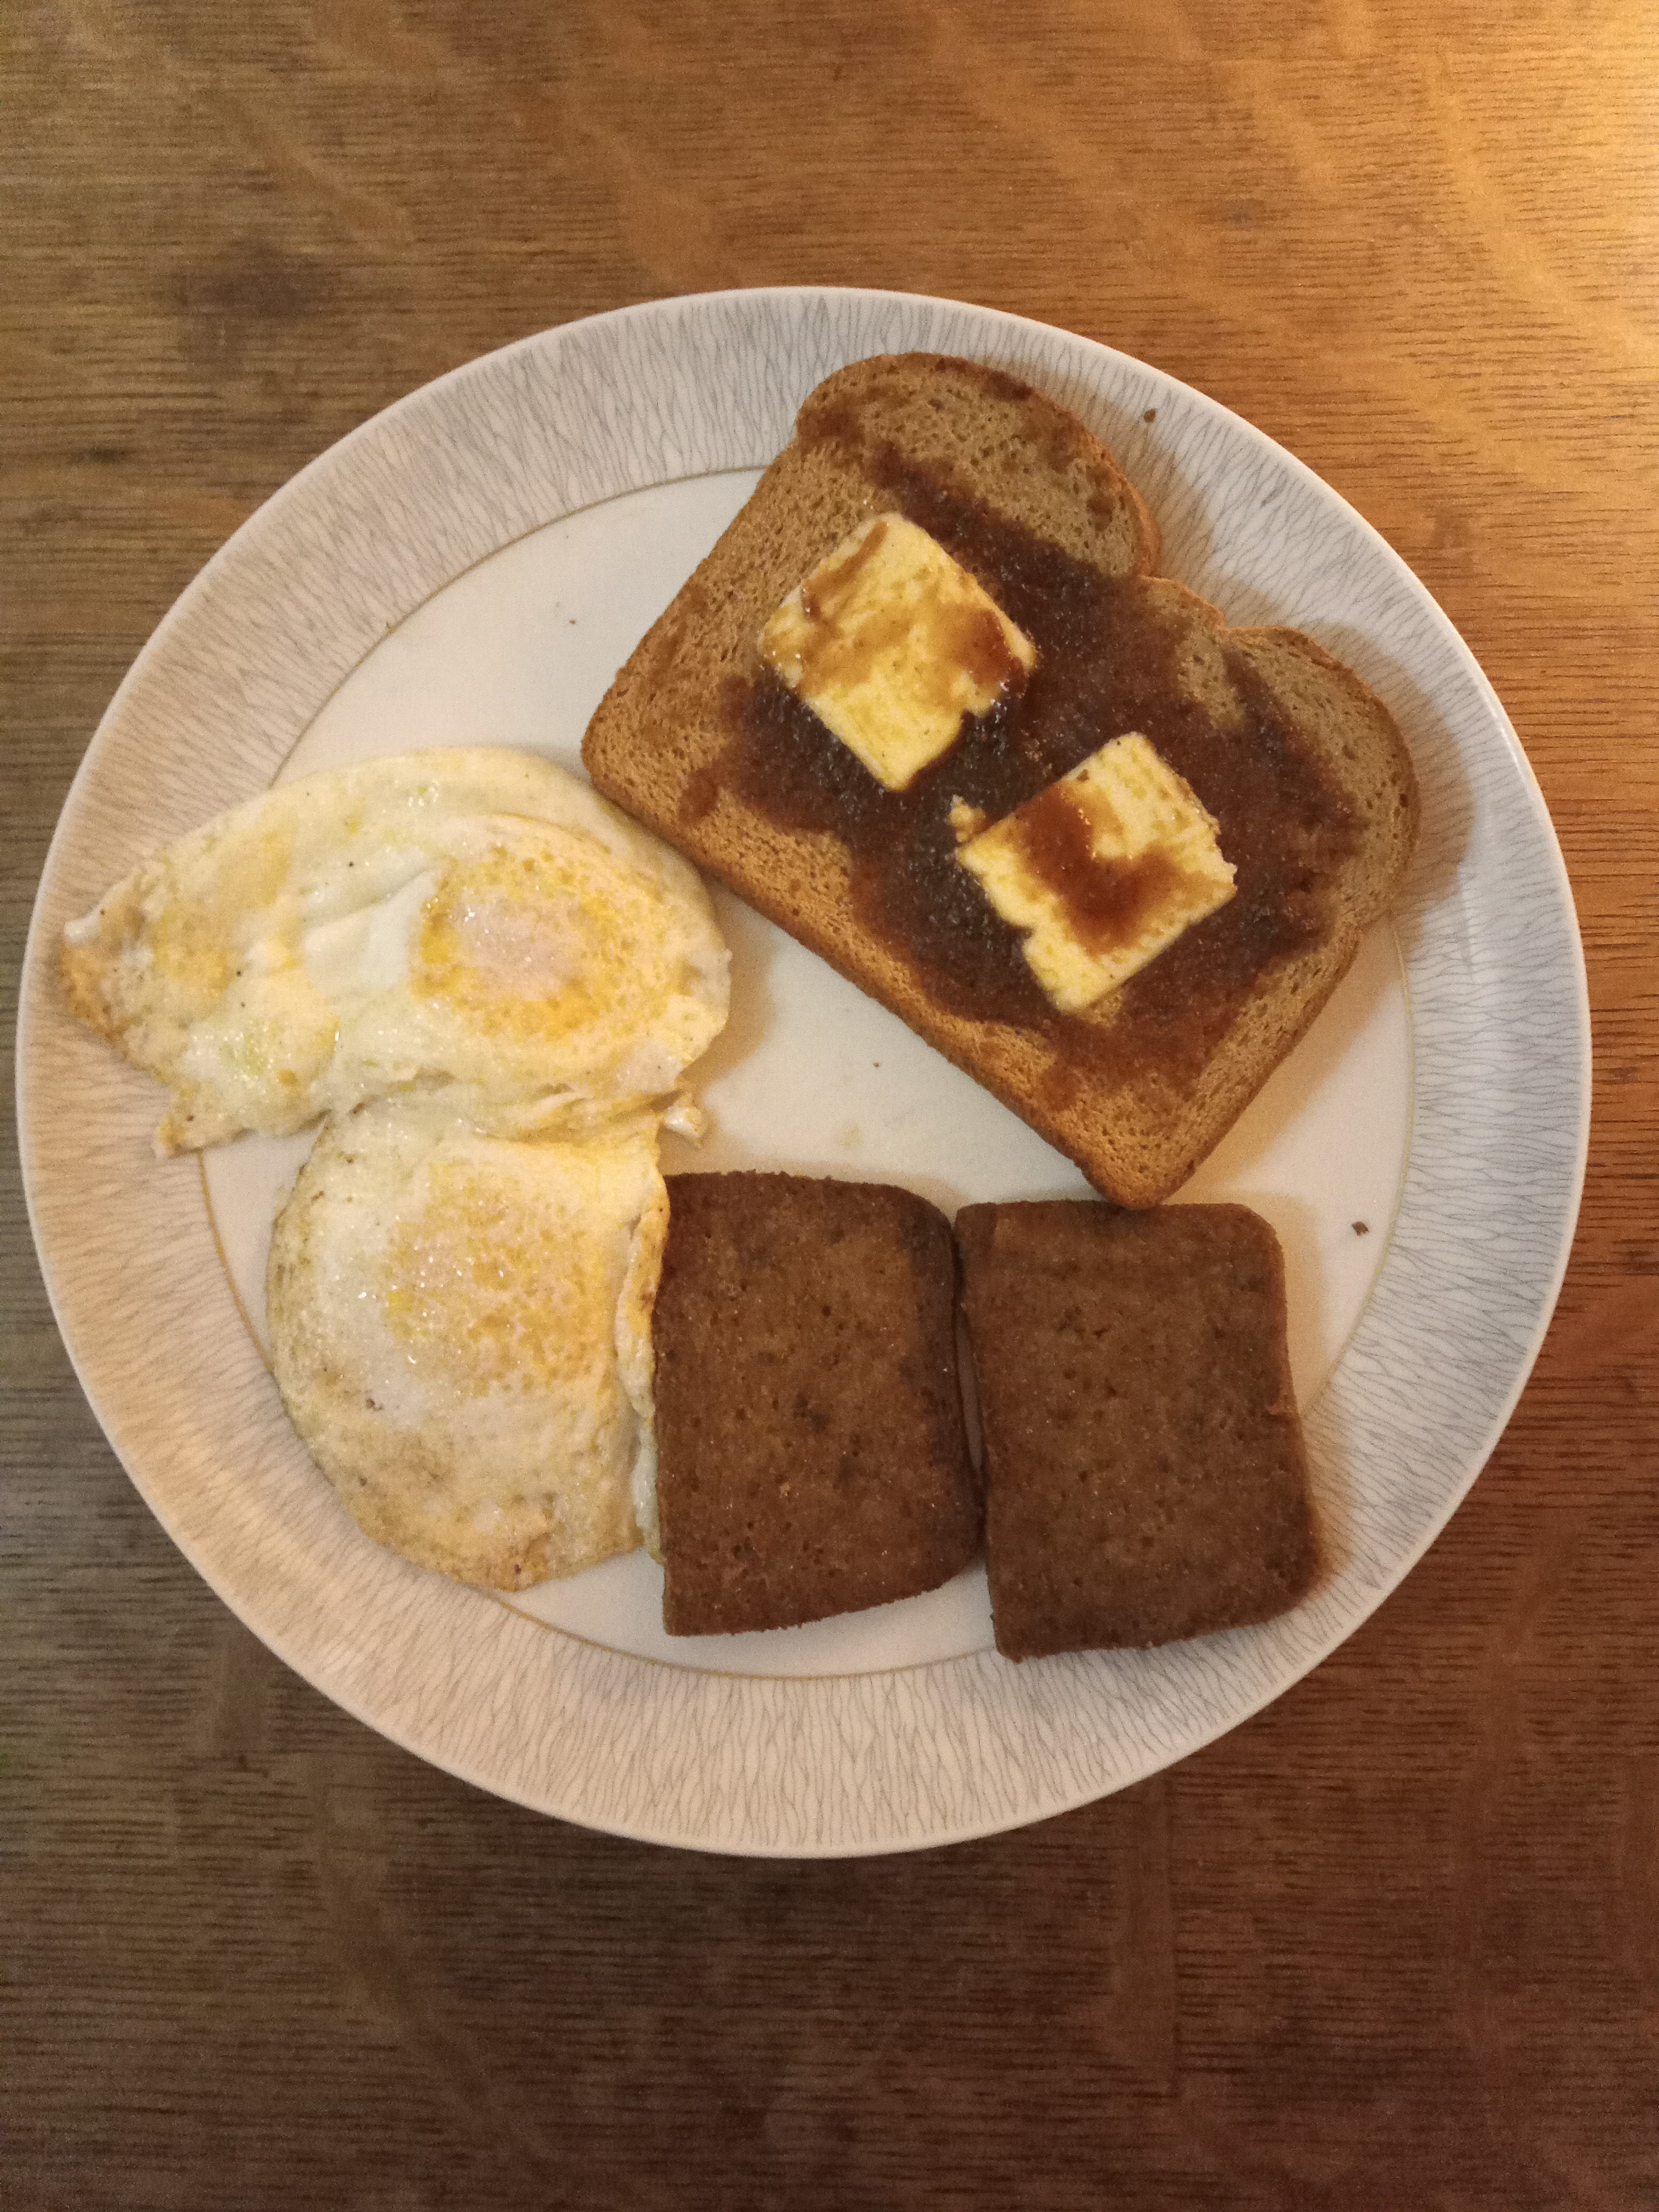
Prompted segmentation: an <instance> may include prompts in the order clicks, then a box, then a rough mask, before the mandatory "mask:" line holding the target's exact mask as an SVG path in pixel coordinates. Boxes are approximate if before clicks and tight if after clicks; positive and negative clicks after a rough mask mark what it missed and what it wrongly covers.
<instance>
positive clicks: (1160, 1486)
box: [957, 1199, 1317, 1659]
mask: <svg viewBox="0 0 1659 2212" xmlns="http://www.w3.org/2000/svg"><path fill="white" fill-rule="evenodd" d="M957 1244H958V1246H959V1249H960V1250H961V1253H962V1260H963V1282H964V1296H963V1307H964V1310H965V1312H966V1316H967V1321H968V1333H969V1341H970V1343H971V1345H972V1346H973V1355H974V1370H975V1376H977V1378H978V1383H979V1398H980V1413H981V1422H982V1425H983V1430H984V1439H985V1473H986V1484H987V1513H986V1536H985V1551H986V1564H987V1571H988V1573H989V1577H990V1584H991V1611H992V1617H993V1620H994V1624H995V1628H996V1641H997V1649H998V1650H1000V1651H1001V1652H1003V1653H1004V1654H1005V1655H1006V1656H1007V1657H1008V1658H1011V1659H1030V1658H1035V1657H1038V1656H1042V1655H1044V1654H1048V1653H1053V1652H1059V1651H1080V1650H1107V1649H1112V1648H1115V1647H1118V1646H1123V1645H1146V1644H1167V1643H1170V1642H1173V1641H1175V1640H1176V1639H1177V1638H1183V1637H1189V1636H1206V1635H1209V1634H1211V1633H1212V1632H1214V1631H1216V1630H1218V1629H1223V1628H1237V1627H1240V1626H1243V1625H1244V1624H1246V1623H1248V1622H1250V1621H1258V1620H1267V1619H1269V1618H1270V1617H1271V1616H1272V1615H1273V1614H1274V1613H1283V1612H1285V1611H1286V1610H1288V1608H1289V1607H1291V1606H1293V1605H1295V1604H1296V1603H1297V1602H1298V1601H1299V1600H1300V1599H1301V1598H1302V1597H1304V1595H1306V1593H1307V1590H1308V1589H1309V1586H1310V1583H1311V1582H1312V1579H1313V1577H1314V1574H1315V1572H1316V1565H1317V1551H1316V1540H1315V1534H1314V1527H1313V1521H1312V1516H1311V1511H1310V1504H1309V1498H1308V1480H1307V1466H1306V1461H1305V1458H1304V1450H1303V1443H1302V1428H1301V1423H1300V1421H1299V1419H1298V1418H1297V1411H1296V1401H1295V1398H1294V1396H1293V1395H1292V1392H1291V1373H1290V1361H1289V1358H1288V1355H1287V1353H1286V1350H1285V1268H1284V1261H1283V1259H1282V1256H1281V1255H1280V1252H1279V1240H1278V1238H1277V1237H1275V1236H1274V1235H1273V1231H1272V1229H1271V1228H1270V1227H1269V1226H1268V1225H1267V1223H1266V1222H1265V1221H1263V1220H1262V1219H1261V1217H1260V1216H1259V1215H1258V1214H1255V1213H1252V1212H1249V1209H1248V1208H1246V1207H1244V1206H1161V1207H1158V1208H1157V1209H1156V1210H1155V1211H1153V1212H1146V1213H1130V1212H1118V1211H1116V1210H1115V1208H1113V1207H1110V1206H1100V1205H1097V1204H1096V1203H1095V1202H1094V1201H1093V1200H1087V1199H1085V1200H1069V1201H1068V1200H1054V1201H1050V1202H1047V1203H1036V1204H1025V1205H1006V1206H964V1207H963V1210H962V1212H960V1213H959V1214H958V1215H957Z"/></svg>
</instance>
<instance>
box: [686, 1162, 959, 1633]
mask: <svg viewBox="0 0 1659 2212" xmlns="http://www.w3.org/2000/svg"><path fill="white" fill-rule="evenodd" d="M668 1194H669V1230H668V1239H667V1245H666V1249H665V1252H664V1255H663V1267H662V1279H661V1284H660V1285H659V1290H658V1292H657V1302H656V1307H655V1310H654V1314H653V1322H652V1339H653V1348H654V1352H655V1360H656V1379H655V1386H654V1388H655V1397H656V1423H657V1456H658V1463H657V1504H658V1511H659V1516H660V1522H661V1537H662V1557H663V1565H664V1572H665V1582H664V1595H663V1625H664V1626H665V1628H666V1629H667V1631H668V1632H669V1633H670V1634H671V1635H675V1636H698V1635H716V1634H726V1633H730V1632H734V1631H738V1630H743V1629H763V1628H787V1627H789V1626H793V1625H794V1624H796V1623H798V1622H801V1621H807V1620H822V1619H823V1618H825V1617H826V1616H828V1615H829V1614H831V1613H848V1612H854V1611H857V1610H860V1608H862V1607H866V1606H872V1605H882V1604H885V1603H887V1602H889V1601H891V1600H893V1599H895V1598H902V1597H913V1596H915V1595H916V1594H917V1593H918V1592H920V1591H922V1590H927V1589H934V1588H935V1587H936V1586H937V1585H938V1584H939V1583H943V1582H946V1581H948V1580H949V1579H950V1577H951V1576H952V1575H954V1574H956V1573H957V1572H958V1571H959V1570H960V1569H961V1568H963V1567H964V1566H965V1565H967V1564H968V1562H969V1559H972V1557H973V1556H974V1553H975V1550H976V1549H977V1547H978V1542H979V1526H980V1512H979V1503H978V1498H977V1494H976V1492H975V1486H974V1481H973V1475H972V1470H971V1467H970V1464H969V1458H968V1452H967V1445H966V1440H965V1437H964V1435H963V1418H962V1403H961V1396H960V1392H959V1389H958V1385H957V1370H956V1249H955V1245H954V1243H953V1241H952V1239H951V1230H950V1225H949V1224H948V1223H947V1222H946V1220H945V1217H944V1216H943V1214H941V1213H939V1212H938V1211H937V1209H936V1208H934V1207H933V1206H929V1205H928V1204H927V1201H926V1200H923V1199H921V1198H918V1197H916V1196H915V1194H913V1193H911V1192H909V1191H907V1190H899V1189H896V1188H892V1187H891V1186H889V1185H885V1184H878V1183H850V1182H829V1181H819V1180H816V1179H813V1178H810V1177H806V1176H782V1175H702V1176H698V1175H692V1176H671V1177H670V1178H669V1181H668Z"/></svg>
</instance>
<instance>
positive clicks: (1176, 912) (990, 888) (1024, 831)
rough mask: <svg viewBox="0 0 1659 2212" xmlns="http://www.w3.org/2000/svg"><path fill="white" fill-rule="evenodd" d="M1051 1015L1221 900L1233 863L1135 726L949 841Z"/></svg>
mask: <svg viewBox="0 0 1659 2212" xmlns="http://www.w3.org/2000/svg"><path fill="white" fill-rule="evenodd" d="M957 860H959V861H960V862H961V863H962V866H963V867H964V868H967V869H969V870H970V871H971V872H972V873H973V874H974V875H975V876H976V877H977V878H979V880H980V882H981V884H983V885H984V887H985V891H986V894H987V896H988V898H989V899H990V902H991V903H992V905H993V906H994V908H996V910H997V912H998V913H999V914H1000V915H1001V916H1002V918H1003V920H1004V921H1007V922H1011V923H1012V925H1013V927H1015V928H1016V929H1018V930H1023V931H1024V932H1025V933H1026V935H1025V944H1024V954H1025V958H1026V961H1027V963H1028V964H1029V965H1030V969H1031V972H1032V974H1033V975H1035V976H1036V979H1037V981H1038V982H1039V983H1040V984H1041V985H1042V988H1043V991H1044V993H1045V994H1047V996H1048V999H1049V1000H1051V1001H1052V1002H1053V1003H1054V1005H1055V1006H1058V1007H1059V1008H1060V1011H1061V1012H1063V1013H1076V1012H1079V1011H1080V1009H1082V1008H1083V1007H1085V1006H1092V1005H1093V1004H1094V1003H1095V1001H1096V1000H1097V999H1101V998H1103V997H1104V996H1105V994H1107V992H1109V991H1115V990H1116V989H1117V988H1118V987H1119V986H1120V985H1121V984H1124V983H1127V981H1128V980H1129V978H1130V976H1131V975H1134V974H1135V973H1136V972H1137V971H1138V970H1139V969H1142V968H1144V967H1145V966H1146V963H1147V962H1148V961H1149V960H1152V959H1155V958H1156V957H1158V954H1159V953H1160V952H1164V951H1167V950H1168V949H1169V947H1170V945H1173V944H1174V943H1175V941H1176V939H1177V938H1178V937H1179V936H1180V935H1181V934H1182V932H1183V931H1184V930H1187V929H1189V928H1190V927H1192V925H1193V924H1194V922H1195V921H1202V920H1203V919H1204V917H1205V915H1206V914H1213V913H1214V912H1215V910H1216V908H1218V907H1221V906H1225V904H1226V903H1227V901H1228V900H1229V899H1230V898H1231V896H1232V895H1233V868H1232V864H1231V861H1229V860H1224V859H1223V858H1222V854H1221V848H1220V847H1219V845H1218V843H1217V842H1216V824H1215V822H1214V819H1213V817H1212V816H1211V815H1210V814H1209V813H1208V812H1207V811H1206V809H1205V808H1204V807H1203V806H1202V805H1200V803H1199V800H1198V799H1197V798H1196V797H1195V795H1194V792H1193V789H1192V787H1191V785H1190V784H1188V782H1187V781H1185V779H1184V778H1183V777H1182V776H1179V775H1176V772H1175V770H1174V769H1172V768H1170V767H1169V766H1168V764H1167V763H1165V762H1164V761H1163V760H1161V759H1160V758H1159V757H1158V754H1157V753H1156V752H1155V751H1154V750H1153V749H1152V745H1151V744H1148V742H1147V740H1146V738H1144V737H1142V736H1141V735H1140V734H1139V732H1132V733H1131V734H1130V735H1129V736H1127V737H1122V738H1113V739H1112V741H1111V743H1110V744H1105V745H1103V746H1102V747H1101V748H1100V750H1099V751H1098V752H1094V753H1091V754H1090V756H1089V757H1088V759H1087V760H1085V761H1083V762H1081V763H1079V766H1078V767H1076V768H1074V769H1073V770H1072V771H1071V773H1070V774H1069V775H1063V776H1061V777H1060V781H1058V782H1057V783H1051V784H1050V785H1048V788H1047V789H1046V790H1044V791H1040V792H1039V793H1037V795H1036V798H1035V799H1028V800H1027V801H1026V802H1025V804H1024V806H1021V807H1018V808H1017V809H1016V810H1015V811H1014V812H1013V813H1012V814H1010V815H1008V816H1006V817H1005V818H1004V819H1003V820H1002V821H1000V822H996V823H993V824H992V825H991V827H990V828H989V829H982V830H981V831H980V833H979V835H978V836H974V837H969V839H968V840H967V841H966V842H965V843H963V844H962V845H961V846H959V847H958V848H957Z"/></svg>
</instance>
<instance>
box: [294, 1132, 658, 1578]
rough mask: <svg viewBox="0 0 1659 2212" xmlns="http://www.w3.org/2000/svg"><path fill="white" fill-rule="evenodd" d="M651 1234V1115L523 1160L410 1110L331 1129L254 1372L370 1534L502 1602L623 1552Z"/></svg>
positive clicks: (540, 1148) (641, 1426) (646, 1443)
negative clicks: (261, 1374)
mask: <svg viewBox="0 0 1659 2212" xmlns="http://www.w3.org/2000/svg"><path fill="white" fill-rule="evenodd" d="M667 1221H668V1197H667V1192H666V1189H665V1186H664V1183H663V1180H662V1176H661V1175H660V1173H659V1170H658V1166H657V1156H656V1122H655V1117H654V1116H653V1115H648V1114H642V1115H635V1116H632V1117H630V1118H629V1119H626V1120H623V1121H618V1122H616V1123H613V1124H612V1125H611V1126H610V1127H607V1128H605V1130H603V1131H600V1132H597V1133H591V1134H587V1135H585V1136H582V1137H580V1138H577V1139H537V1140H533V1141H526V1140H521V1139H520V1140H513V1139H499V1138H495V1137H490V1136H487V1135H483V1134H482V1133H480V1132H479V1131H477V1129H476V1128H474V1127H472V1126H471V1124H470V1123H468V1122H466V1121H461V1120H458V1119H457V1118H456V1117H455V1116H454V1115H452V1114H450V1113H449V1112H448V1111H447V1109H445V1108H443V1107H442V1106H441V1105H440V1104H437V1103H435V1102H433V1101H431V1100H429V1099H426V1098H420V1097H414V1098H398V1099H384V1100H379V1101H376V1102H375V1103H373V1104H370V1105H366V1106H364V1107H362V1108H360V1109H357V1110H356V1112H354V1113H351V1114H348V1115H341V1116H338V1117H336V1118H333V1119H331V1120H330V1121H328V1123H327V1124H326V1125H325V1127H324V1130H323V1132H322V1134H321V1135H320V1136H319V1139H318V1140H317V1143H316V1145H315V1146H314V1147H313V1151H312V1154H311V1158H310V1159H309V1160H308V1162H307V1164H306V1166H305V1167H304V1168H303V1169H302V1170H301V1174H300V1176H299V1178H298V1180H297V1182H296V1183H295V1188H294V1190H293V1193H292V1194H291V1195H290V1197H289V1200H288V1201H287V1203H286V1204H285V1205H284V1206H283V1208H282V1210H281V1212H279V1213H278V1215H277V1217H276V1225H275V1229H274V1231H273V1235H272V1239H271V1250H270V1270H269V1274H268V1278H267V1285H266V1302H267V1310H268V1312H269V1316H270V1338H271V1351H272V1364H273V1366H274V1369H275V1372H276V1381H277V1384H278V1387H279V1388H280V1389H281V1391H282V1394H283V1402H284V1404H285V1405H286V1406H287V1407H288V1411H289V1417H290V1419H292V1420H293V1422H294V1425H295V1428H296V1429H297V1430H298V1431H299V1433H300V1436H301V1438H302V1439H303V1440H304V1442H305V1443H306V1444H307V1446H308V1447H309V1449H310V1450H311V1453H312V1455H313V1458H314V1459H315V1460H316V1461H317V1462H318V1464H319V1467H321V1468H322V1469H323V1471H324V1473H325V1474H326V1475H327V1476H328V1477H329V1479H330V1480H331V1482H332V1483H333V1484H334V1486H335V1488H336V1489H337V1492H339V1495H340V1497H341V1498H342V1500H343V1503H344V1504H345V1505H346V1506H347V1508H348V1509H349V1511H350V1512H351V1513H352V1515H353V1516H355V1518H356V1520H357V1521H358V1522H359V1523H360V1525H361V1526H362V1528H364V1529H366V1530H367V1532H368V1534H370V1535H371V1536H374V1537H375V1538H376V1539H377V1540H378V1541H380V1542H382V1543H386V1544H389V1545H391V1546H392V1547H393V1548H394V1549H395V1550H397V1551H398V1552H400V1553H402V1554H403V1555H404V1558H405V1559H411V1560H413V1561H414V1562H415V1563H416V1565H422V1566H428V1567H434V1568H436V1569H438V1570H439V1571H441V1572H443V1573H445V1574H448V1575H453V1576H454V1577H456V1578H457V1579H459V1580H460V1581H462V1582H468V1583H477V1584H481V1585H483V1586H486V1587H489V1588H495V1589H525V1588H527V1587H529V1586H530V1585H531V1584H532V1583H539V1582H543V1581H544V1580H546V1579H548V1578H549V1577H552V1576H561V1575H569V1574H574V1573H575V1572H577V1571H579V1570H580V1569H581V1568H584V1567H588V1566H592V1565H597V1564H598V1563H599V1561H600V1560H602V1559H609V1558H611V1557H612V1556H613V1555H614V1554H616V1553H619V1552H626V1551H631V1550H633V1549H634V1548H635V1547H636V1546H637V1545H638V1543H639V1541H640V1534H641V1532H640V1525H639V1520H638V1516H637V1513H636V1510H635V1481H636V1479H637V1480H638V1482H639V1484H640V1485H641V1497H642V1498H648V1497H649V1496H650V1495H651V1492H652V1485H651V1482H650V1474H651V1470H652V1469H653V1467H654V1456H653V1450H652V1442H653V1439H652V1430H651V1401H650V1373H651V1356H650V1316H651V1307H652V1303H653V1299H654V1297H655V1293H656V1285H657V1278H658V1274H659V1269H660V1265H661V1257H662V1246H663V1240H664V1237H665V1234H666V1230H667Z"/></svg>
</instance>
